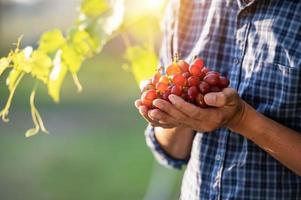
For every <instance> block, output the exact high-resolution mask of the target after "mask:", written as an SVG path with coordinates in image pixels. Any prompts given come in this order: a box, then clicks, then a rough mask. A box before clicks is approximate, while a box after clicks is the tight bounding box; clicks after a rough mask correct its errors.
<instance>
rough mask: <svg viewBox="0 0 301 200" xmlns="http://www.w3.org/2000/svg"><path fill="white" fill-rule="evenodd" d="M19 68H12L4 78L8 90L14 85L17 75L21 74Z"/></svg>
mask: <svg viewBox="0 0 301 200" xmlns="http://www.w3.org/2000/svg"><path fill="white" fill-rule="evenodd" d="M21 72H22V71H20V70H17V69H13V70H11V71H10V72H9V75H8V77H7V79H6V85H8V89H9V91H12V90H13V88H14V87H15V84H16V81H17V80H18V78H19V76H20V75H21Z"/></svg>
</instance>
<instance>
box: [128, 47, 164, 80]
mask: <svg viewBox="0 0 301 200" xmlns="http://www.w3.org/2000/svg"><path fill="white" fill-rule="evenodd" d="M124 58H125V59H126V60H127V61H128V62H130V63H131V67H132V72H133V75H134V77H135V80H136V82H137V84H138V85H139V84H140V82H141V81H142V80H145V79H149V78H150V77H151V76H152V75H153V74H154V72H155V70H156V67H155V66H156V65H157V61H158V58H157V55H156V53H155V51H154V49H153V48H151V47H140V46H133V47H129V48H127V50H126V52H125V55H124Z"/></svg>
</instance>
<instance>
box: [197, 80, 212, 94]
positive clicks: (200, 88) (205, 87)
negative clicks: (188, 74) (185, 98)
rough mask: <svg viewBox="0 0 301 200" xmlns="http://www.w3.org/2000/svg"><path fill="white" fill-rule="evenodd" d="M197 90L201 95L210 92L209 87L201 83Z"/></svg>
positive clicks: (203, 82) (205, 83)
mask: <svg viewBox="0 0 301 200" xmlns="http://www.w3.org/2000/svg"><path fill="white" fill-rule="evenodd" d="M199 90H200V92H201V93H202V94H207V93H208V92H210V85H209V84H208V83H207V82H205V81H202V82H201V83H200V84H199Z"/></svg>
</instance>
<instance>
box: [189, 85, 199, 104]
mask: <svg viewBox="0 0 301 200" xmlns="http://www.w3.org/2000/svg"><path fill="white" fill-rule="evenodd" d="M198 93H199V91H198V88H197V87H196V86H191V87H190V88H188V91H187V95H188V99H189V100H191V101H194V100H195V98H196V96H197V95H198Z"/></svg>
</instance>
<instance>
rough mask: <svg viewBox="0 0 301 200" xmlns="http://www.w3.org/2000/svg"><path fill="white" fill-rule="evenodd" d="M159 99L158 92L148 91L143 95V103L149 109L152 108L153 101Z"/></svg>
mask: <svg viewBox="0 0 301 200" xmlns="http://www.w3.org/2000/svg"><path fill="white" fill-rule="evenodd" d="M157 97H158V95H157V92H156V91H155V90H148V91H145V92H143V93H142V96H141V101H142V104H143V105H145V106H146V107H148V108H151V107H152V105H153V100H155V99H156V98H157Z"/></svg>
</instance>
